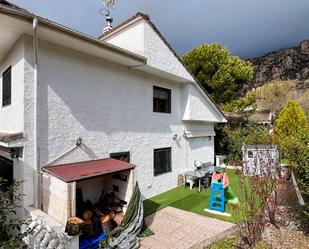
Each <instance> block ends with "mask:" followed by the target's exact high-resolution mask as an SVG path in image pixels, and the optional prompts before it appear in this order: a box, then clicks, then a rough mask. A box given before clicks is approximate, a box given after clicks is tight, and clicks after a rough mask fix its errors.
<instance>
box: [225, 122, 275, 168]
mask: <svg viewBox="0 0 309 249" xmlns="http://www.w3.org/2000/svg"><path fill="white" fill-rule="evenodd" d="M223 137H224V139H223V140H222V141H221V142H222V143H224V144H221V146H225V147H226V152H227V159H228V162H229V163H232V164H240V163H241V162H242V146H243V145H244V144H265V143H268V142H269V141H270V139H271V138H270V135H269V132H268V130H267V129H266V128H265V127H263V126H261V125H258V124H253V123H248V124H245V125H243V126H241V127H238V128H236V129H232V128H231V127H230V126H229V125H225V126H224V128H223Z"/></svg>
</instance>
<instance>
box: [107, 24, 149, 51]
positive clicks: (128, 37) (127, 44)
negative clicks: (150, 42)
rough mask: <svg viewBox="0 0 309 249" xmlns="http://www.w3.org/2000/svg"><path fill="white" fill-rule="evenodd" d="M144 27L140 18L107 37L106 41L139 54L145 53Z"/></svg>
mask: <svg viewBox="0 0 309 249" xmlns="http://www.w3.org/2000/svg"><path fill="white" fill-rule="evenodd" d="M144 29H145V23H144V22H143V21H142V20H140V21H137V22H135V23H133V24H132V25H131V26H129V27H127V28H124V29H123V30H122V31H121V32H118V33H116V34H114V35H113V36H111V37H109V38H107V39H106V41H107V42H109V43H111V44H114V45H116V46H118V47H121V48H124V49H126V50H129V51H131V52H134V53H137V54H139V55H145V48H144V47H145V45H144V40H145V38H144ZM132 38H133V39H132Z"/></svg>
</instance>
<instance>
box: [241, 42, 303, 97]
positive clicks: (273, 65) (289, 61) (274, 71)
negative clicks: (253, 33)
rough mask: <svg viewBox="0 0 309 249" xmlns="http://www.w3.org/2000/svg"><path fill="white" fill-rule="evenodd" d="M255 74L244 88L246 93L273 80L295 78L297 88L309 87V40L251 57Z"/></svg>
mask: <svg viewBox="0 0 309 249" xmlns="http://www.w3.org/2000/svg"><path fill="white" fill-rule="evenodd" d="M250 61H251V63H252V64H253V69H254V75H253V80H252V81H251V83H250V84H247V85H245V86H244V88H243V91H242V92H243V93H246V92H248V91H250V90H252V89H254V88H257V87H259V86H261V85H263V84H264V83H266V82H269V81H272V80H295V82H296V83H297V88H299V89H306V88H309V40H304V41H303V42H301V43H300V45H299V46H298V47H294V48H287V49H282V50H279V51H275V52H271V53H268V54H266V55H264V56H262V57H260V58H253V59H250Z"/></svg>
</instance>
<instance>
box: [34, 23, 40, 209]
mask: <svg viewBox="0 0 309 249" xmlns="http://www.w3.org/2000/svg"><path fill="white" fill-rule="evenodd" d="M38 23H39V20H38V18H37V17H34V18H33V23H32V29H33V97H34V107H33V116H34V117H33V147H34V172H35V173H34V191H35V193H34V200H35V207H36V208H38V209H41V176H40V161H39V144H38V136H39V135H38V131H39V130H38V37H37V30H38Z"/></svg>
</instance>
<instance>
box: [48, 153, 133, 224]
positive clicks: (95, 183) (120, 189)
mask: <svg viewBox="0 0 309 249" xmlns="http://www.w3.org/2000/svg"><path fill="white" fill-rule="evenodd" d="M134 169H135V165H133V164H130V163H128V162H125V161H121V160H116V159H112V158H106V159H100V160H93V161H85V162H74V163H68V164H61V165H53V166H45V167H43V168H42V189H43V211H44V212H46V213H47V214H48V215H50V216H52V217H54V218H55V219H56V220H58V221H59V222H61V223H62V224H65V223H66V221H67V220H68V218H70V217H72V216H76V214H77V210H78V208H79V207H78V203H77V192H82V196H83V199H84V200H90V201H91V202H92V203H96V202H97V201H98V200H99V198H100V196H101V194H102V192H103V191H105V192H107V193H110V192H114V193H115V196H116V197H118V198H119V199H121V200H123V201H125V202H129V201H130V199H131V195H132V193H133V190H134V186H135V182H136V176H135V170H134Z"/></svg>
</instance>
